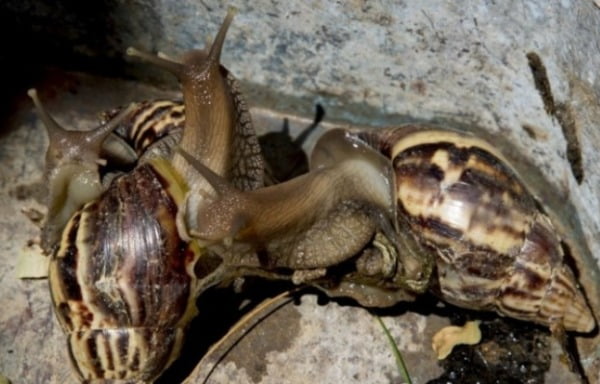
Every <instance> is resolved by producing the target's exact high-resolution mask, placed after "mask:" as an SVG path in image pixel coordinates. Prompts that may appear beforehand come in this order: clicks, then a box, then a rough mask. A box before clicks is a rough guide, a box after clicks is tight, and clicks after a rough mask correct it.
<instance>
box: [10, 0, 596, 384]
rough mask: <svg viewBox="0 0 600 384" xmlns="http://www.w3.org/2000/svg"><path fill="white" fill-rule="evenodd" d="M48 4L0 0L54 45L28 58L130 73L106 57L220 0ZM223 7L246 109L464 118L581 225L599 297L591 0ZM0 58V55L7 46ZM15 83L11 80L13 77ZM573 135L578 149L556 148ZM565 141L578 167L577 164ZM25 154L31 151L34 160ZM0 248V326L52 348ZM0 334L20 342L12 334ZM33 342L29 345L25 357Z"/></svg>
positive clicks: (361, 118) (566, 218)
mask: <svg viewBox="0 0 600 384" xmlns="http://www.w3.org/2000/svg"><path fill="white" fill-rule="evenodd" d="M61 4H62V5H61ZM61 4H59V5H45V4H43V3H41V2H29V1H24V2H10V1H9V2H6V3H5V4H4V5H3V6H2V7H4V12H3V17H5V18H6V19H10V22H11V25H12V24H14V25H15V26H16V28H17V30H18V29H19V28H22V29H27V28H30V30H28V31H27V32H28V33H29V34H28V36H29V37H30V40H29V41H30V42H32V43H35V44H36V45H37V46H41V47H42V48H41V50H40V52H43V53H44V54H46V55H48V54H49V50H50V49H56V50H57V51H58V52H60V53H61V54H62V55H63V57H65V58H66V59H60V58H53V57H45V58H43V61H47V62H50V63H55V64H60V65H62V64H65V63H67V62H68V61H70V60H74V63H75V64H70V65H71V67H75V68H78V69H85V68H86V66H89V65H90V63H91V62H92V60H97V61H98V62H101V63H108V66H109V67H110V68H111V71H113V73H115V72H119V71H125V72H127V73H128V74H129V75H131V74H132V73H133V72H132V71H133V70H132V69H131V67H126V66H124V64H123V63H122V62H121V61H120V57H121V53H122V52H123V51H124V49H125V47H127V46H129V45H133V46H136V47H139V48H144V49H147V50H152V51H156V50H160V51H163V52H165V53H168V54H176V53H178V52H181V51H182V50H185V49H188V48H190V47H199V46H202V45H203V42H204V41H205V40H206V39H207V37H208V36H212V35H213V34H214V33H215V31H216V28H217V26H218V25H219V24H220V22H221V20H222V18H223V16H224V14H225V8H226V7H225V5H224V4H221V2H220V1H197V0H182V1H177V2H175V1H168V0H140V1H137V2H129V1H127V2H126V1H106V2H97V4H95V5H94V6H85V7H84V6H73V5H71V4H70V3H61ZM231 5H234V6H236V7H237V8H238V9H239V13H238V16H236V18H235V21H234V24H233V26H232V28H231V31H230V34H229V36H228V41H227V45H226V49H225V52H224V57H223V61H224V63H225V65H226V66H227V67H228V68H230V69H231V71H232V72H233V73H234V74H235V75H236V76H237V77H239V78H240V79H242V80H243V81H244V82H245V84H246V88H247V90H248V93H249V94H251V95H253V96H252V97H251V100H252V101H253V102H254V103H255V104H256V105H257V106H262V107H267V108H270V109H274V110H281V111H284V112H288V113H296V114H299V115H305V116H310V115H311V114H312V104H313V103H314V102H316V101H318V102H320V103H322V104H323V105H324V106H325V108H326V110H327V112H328V116H329V117H330V118H331V119H333V120H337V121H343V122H349V123H352V124H360V125H371V126H382V125H391V124H395V123H398V122H401V121H405V120H407V119H422V120H435V121H438V122H444V123H448V122H449V123H450V124H452V125H453V126H456V127H457V128H464V126H470V125H476V126H478V127H479V128H480V129H481V130H483V133H482V134H483V135H487V137H490V138H492V139H494V140H495V142H496V143H498V145H499V146H500V147H502V148H504V150H505V151H508V152H510V153H509V154H508V155H509V157H510V158H512V159H517V160H519V159H527V160H528V162H529V163H530V164H532V165H533V168H535V169H537V170H538V171H532V170H531V169H530V167H529V166H528V165H518V167H519V168H520V170H521V171H522V173H523V174H524V175H525V176H526V177H527V178H529V179H530V180H532V184H533V185H532V188H533V189H534V190H535V191H536V193H537V194H538V195H539V196H540V197H541V198H542V200H543V201H544V202H545V203H546V204H548V205H549V206H551V207H553V208H554V209H555V210H556V211H557V212H558V216H560V217H559V219H560V220H561V222H564V223H565V224H564V226H565V227H569V228H571V229H573V226H575V225H576V223H577V222H578V221H577V218H576V217H575V216H574V215H573V213H572V212H577V214H578V216H579V222H580V223H581V227H580V228H579V229H578V228H576V227H575V232H577V230H579V231H580V233H576V234H575V235H573V236H576V239H577V242H578V243H579V244H580V245H582V246H583V248H582V249H581V250H579V252H578V255H581V254H584V256H581V257H583V258H584V259H583V260H578V265H579V267H580V272H581V274H582V276H581V277H582V282H583V284H584V286H585V287H586V289H587V291H588V294H589V295H590V299H591V301H592V302H593V303H594V305H595V308H596V309H598V308H600V307H599V304H598V300H599V297H598V280H597V279H598V274H597V265H598V261H599V259H600V167H598V165H597V164H599V163H600V152H599V151H598V145H599V144H598V143H600V129H599V128H598V126H597V125H598V123H599V122H600V75H599V74H598V68H600V9H598V8H597V7H595V6H594V4H593V2H592V1H585V0H579V1H575V0H573V1H568V0H563V1H560V2H546V1H537V0H532V1H527V2H519V1H511V2H485V3H481V2H477V1H463V2H454V1H441V0H440V1H426V2H424V1H420V2H399V1H389V2H383V1H380V2H360V1H347V2H335V1H329V2H321V1H314V2H296V4H289V2H284V1H281V2H278V1H254V2H248V3H245V2H244V3H242V2H237V1H233V2H232V4H231ZM32 15H33V16H34V17H33V22H32V21H31V20H32V19H31V16H32ZM11 40H12V39H11ZM44 45H45V46H46V48H43V46H44ZM9 46H13V44H10V45H9ZM25 51H26V50H25V49H23V48H19V51H18V54H19V55H21V56H19V57H31V56H34V55H35V53H32V52H29V51H27V52H25ZM531 53H534V54H535V56H532V55H531ZM528 54H530V55H529V58H528ZM536 56H537V57H538V58H539V59H540V60H536V59H535V57H536ZM0 59H2V60H1V62H6V61H7V59H6V56H3V57H1V58H0ZM540 63H541V64H542V65H541V66H540ZM17 65H19V63H17ZM92 67H93V66H92ZM98 67H99V65H98V66H96V67H94V69H98ZM532 67H533V69H534V70H535V71H532ZM542 68H545V73H546V75H547V76H546V77H547V79H548V83H549V85H550V87H549V88H547V87H546V88H544V85H543V84H544V82H543V81H540V77H539V76H538V77H537V79H538V81H537V83H536V77H534V75H533V72H536V73H537V74H538V75H539V74H540V71H541V72H544V71H543V70H542ZM542 77H543V76H542ZM29 85H31V84H27V81H25V82H24V85H23V87H26V86H29ZM548 89H550V90H551V94H552V97H551V98H549V95H548ZM30 118H31V117H30ZM565 132H566V134H565ZM15 134H16V135H17V136H19V140H25V141H27V140H30V138H28V135H30V134H31V133H30V132H25V131H22V132H21V131H19V132H17V133H15ZM10 137H11V138H13V137H15V136H10ZM573 137H574V138H575V139H574V138H573ZM7 140H8V139H7ZM11 140H12V139H11ZM15 140H16V139H15ZM575 140H577V141H578V142H579V146H578V147H579V150H577V148H575V149H574V150H573V149H572V148H571V149H572V150H571V151H568V150H567V148H568V144H569V143H574V141H575ZM5 143H8V141H5ZM11 143H12V141H11ZM572 145H574V144H572ZM573 151H574V153H573ZM578 152H579V153H580V159H581V169H582V170H583V173H582V175H581V171H580V170H578V166H577V165H576V164H577V153H578ZM11 154H20V155H24V156H34V155H35V154H34V153H32V152H31V151H21V150H20V149H19V150H14V149H13V148H9V146H8V144H6V146H5V147H3V152H2V158H3V161H2V164H9V163H8V160H6V161H5V159H7V158H8V157H9V155H11ZM573 156H575V157H573ZM38 157H39V156H38ZM569 159H570V161H569ZM40 161H41V157H39V158H38V159H37V160H36V163H37V164H35V165H39V162H40ZM572 164H573V165H572ZM10 166H11V167H12V168H11V169H13V168H14V172H15V173H10V174H9V170H8V168H5V169H4V170H3V172H5V173H2V177H3V184H4V185H3V188H4V187H6V188H9V184H10V183H12V182H13V181H15V179H16V178H17V177H18V176H13V175H15V174H16V175H23V172H24V171H27V172H29V171H31V172H35V171H34V168H36V167H35V166H34V164H32V163H31V162H29V163H28V162H19V163H10ZM19 167H20V168H19ZM36 169H37V168H36ZM573 169H575V171H573ZM540 172H541V173H540ZM28 174H29V173H28ZM541 176H543V178H544V179H545V181H540V177H541ZM19 177H22V176H19ZM576 177H578V178H580V181H581V182H578V181H577V178H576ZM7 190H8V189H3V191H7ZM2 197H3V199H4V202H5V206H9V205H11V206H14V204H13V203H12V200H10V199H11V198H10V197H9V196H8V195H7V194H3V195H2ZM571 205H572V207H571ZM15 215H17V211H14V212H13V211H10V215H8V216H5V217H4V219H3V223H4V225H5V226H12V227H13V228H14V227H15V225H14V220H12V217H14V216H15ZM24 227H26V226H25V225H23V227H22V228H24ZM18 228H21V227H18ZM24 231H30V232H33V230H32V229H31V228H28V229H24ZM22 241H25V237H24V238H23V239H22ZM6 244H8V243H6V242H5V245H4V247H5V249H4V250H3V251H2V253H3V254H4V255H9V254H11V253H14V250H15V249H16V248H15V246H12V247H11V246H8V245H6ZM586 245H587V248H588V249H589V251H588V252H586V249H585V248H586V247H585V246H586ZM17 248H19V249H20V248H21V246H17ZM6 258H7V262H6V263H4V265H5V266H8V268H6V269H4V270H3V273H2V274H1V276H2V278H1V281H2V288H1V292H2V303H3V304H4V305H5V306H6V307H7V308H15V309H14V311H16V313H17V314H18V316H15V315H13V314H11V313H8V312H6V313H4V314H3V315H0V322H2V324H3V327H7V328H5V329H9V327H10V329H13V328H18V327H19V325H20V324H24V325H22V327H24V328H25V329H24V330H23V334H26V335H28V336H27V337H25V336H21V337H24V339H21V340H29V341H30V342H31V343H39V342H40V341H39V338H37V337H36V332H37V329H38V328H37V327H41V328H42V329H46V330H47V329H48V328H52V329H54V330H53V331H48V332H50V333H49V334H50V335H51V336H49V337H51V339H50V341H49V342H50V343H58V344H60V342H59V341H57V340H60V336H57V333H56V332H55V331H56V329H55V328H56V325H54V326H52V325H51V324H50V323H47V322H48V321H53V320H50V319H52V316H51V314H50V309H49V306H48V304H47V302H45V301H44V300H47V297H45V296H43V295H42V296H40V294H39V292H45V291H44V290H45V286H44V284H43V283H40V282H36V283H31V284H33V286H32V285H29V286H26V284H25V283H22V282H15V281H13V277H12V276H13V275H11V273H12V272H13V271H14V266H15V263H14V260H13V259H12V258H10V257H8V256H6ZM15 290H16V293H15ZM40 313H42V314H43V316H39V314H40ZM5 335H6V334H5ZM5 340H10V343H11V344H10V345H19V339H18V338H16V337H6V336H5V338H4V339H3V341H5ZM36 340H37V341H36ZM597 340H598V337H596V338H595V339H592V340H584V341H583V344H584V345H583V347H584V349H585V351H587V352H586V353H585V355H584V357H585V361H584V365H586V366H587V367H588V370H589V371H590V372H591V373H592V374H594V375H598V372H599V371H600V363H599V353H600V352H598V348H599V347H598V341H597ZM58 344H57V345H58ZM11 348H12V347H11ZM17 349H18V348H17ZM17 349H15V350H17ZM34 350H35V348H33V346H31V347H30V348H27V351H28V352H27V353H29V354H32V353H33V351H34ZM594 350H596V352H594ZM9 351H13V349H10V350H9V349H6V350H3V351H2V352H1V353H2V354H3V356H2V358H3V359H4V360H3V361H5V362H6V361H9V360H12V357H11V356H10V354H13V353H14V352H9ZM57 353H58V352H57ZM4 364H5V365H7V364H8V363H4ZM28 364H34V365H35V364H36V363H35V360H32V362H30V363H28ZM37 364H40V363H39V361H38V362H37ZM0 369H2V370H4V371H6V372H7V373H10V374H9V375H8V376H9V377H12V378H13V380H15V382H20V381H18V380H16V379H15V377H19V376H15V375H14V373H15V372H20V373H19V375H21V374H24V375H25V374H26V372H27V371H28V369H24V368H22V367H21V368H20V369H19V370H18V371H15V370H12V369H11V370H10V372H9V369H8V368H7V367H6V366H0ZM33 377H38V378H40V377H44V376H33ZM54 377H55V379H56V376H54ZM58 377H60V376H58ZM595 377H597V376H595ZM61 379H62V378H61ZM31 380H34V379H31ZM31 380H25V381H24V382H34V381H31Z"/></svg>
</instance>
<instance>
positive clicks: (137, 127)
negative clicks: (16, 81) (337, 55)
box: [30, 12, 262, 382]
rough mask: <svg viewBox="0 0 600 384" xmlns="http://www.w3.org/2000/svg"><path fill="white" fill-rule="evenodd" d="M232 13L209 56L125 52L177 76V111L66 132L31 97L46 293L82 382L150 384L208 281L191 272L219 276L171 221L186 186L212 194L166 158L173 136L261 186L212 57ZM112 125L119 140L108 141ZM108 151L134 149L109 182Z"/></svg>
mask: <svg viewBox="0 0 600 384" xmlns="http://www.w3.org/2000/svg"><path fill="white" fill-rule="evenodd" d="M232 18H233V13H232V12H230V13H229V14H228V16H227V18H226V19H225V21H224V23H223V25H222V26H221V29H220V31H219V34H218V35H217V37H216V39H215V42H214V44H213V46H212V47H211V49H210V51H209V52H204V51H191V52H189V53H187V54H186V55H185V56H184V58H183V60H182V62H181V63H180V62H174V61H169V60H166V59H163V58H155V57H153V56H150V55H147V54H144V53H141V52H139V51H136V50H131V51H129V53H130V54H132V55H137V56H140V57H142V58H143V59H146V60H148V61H151V62H155V63H157V64H159V65H161V66H162V67H165V68H167V69H168V70H170V71H171V72H173V73H174V74H175V75H177V76H178V78H179V79H180V81H181V83H182V85H183V95H184V97H183V100H184V106H185V108H184V109H185V111H184V112H183V111H182V107H181V105H180V104H177V103H170V102H165V101H157V102H152V103H148V102H142V103H139V104H136V105H133V106H130V107H129V108H126V109H124V110H122V111H120V112H119V113H118V115H117V116H116V117H115V118H113V119H112V120H110V122H108V123H107V124H105V125H103V126H101V127H99V128H98V129H96V130H93V131H90V132H73V131H66V130H64V129H62V128H61V127H59V126H58V124H56V122H54V120H53V119H52V118H51V117H50V116H49V115H48V114H47V112H46V111H45V110H44V109H43V107H42V106H41V103H40V102H39V100H38V99H37V96H36V95H35V92H30V94H31V96H32V98H33V99H34V101H35V103H36V106H37V107H38V112H39V114H40V116H41V117H42V120H44V122H45V125H46V126H47V128H48V131H49V136H50V145H49V148H48V153H47V166H48V172H47V176H48V181H49V184H50V190H51V193H50V197H49V204H48V205H49V212H48V217H47V222H46V225H45V227H44V229H43V238H44V249H45V251H46V252H47V253H48V254H50V255H51V261H50V271H49V281H50V289H51V293H52V299H53V302H54V306H55V312H56V314H57V317H58V319H59V321H60V323H61V325H62V327H63V329H64V331H65V333H66V334H67V339H68V343H67V344H68V350H69V355H70V357H71V360H72V363H73V366H74V368H75V371H76V373H77V375H78V376H79V378H80V379H81V380H82V381H85V382H96V381H97V382H106V381H107V380H111V382H134V381H135V382H152V381H154V380H155V379H156V378H157V377H158V376H159V375H160V374H161V373H162V372H163V371H164V370H165V369H166V368H167V367H168V366H169V364H171V362H173V360H174V359H176V358H177V356H178V354H179V351H180V348H181V346H182V343H183V340H184V334H185V330H186V326H187V325H188V323H189V322H190V320H191V319H192V318H193V317H194V316H195V314H196V312H197V309H196V307H195V299H196V297H197V295H198V293H199V292H200V291H201V290H202V289H204V288H206V286H207V285H209V284H211V282H212V281H213V280H211V279H208V280H207V279H199V278H198V276H196V274H195V269H199V270H203V271H205V272H206V273H207V274H210V273H211V272H214V273H216V272H215V270H216V269H217V266H216V265H215V263H214V260H213V259H211V260H210V262H209V264H210V268H208V269H207V268H204V267H205V266H204V264H205V263H204V261H205V260H206V257H207V256H206V252H205V251H204V250H203V249H201V248H199V247H198V245H197V244H196V243H195V242H189V241H186V240H183V239H182V238H181V237H180V236H179V233H178V231H177V227H176V221H175V217H176V214H177V211H178V207H179V205H180V204H181V201H182V199H183V196H184V194H185V191H186V190H187V189H188V188H190V187H192V186H193V187H194V188H195V189H196V190H202V188H203V187H204V188H205V189H207V191H206V193H210V185H209V184H208V183H206V182H205V181H204V179H203V178H202V176H201V175H199V174H198V173H197V172H196V171H195V170H194V169H193V168H191V167H190V166H189V165H188V163H187V162H186V161H182V160H181V159H179V156H178V155H177V154H171V153H172V152H173V151H172V149H173V146H174V145H176V144H178V143H179V144H178V145H180V146H181V148H183V149H184V150H186V151H189V152H191V153H194V155H195V156H198V157H199V158H200V159H202V160H203V161H204V162H206V163H207V164H208V165H209V166H210V167H211V169H213V170H214V172H216V173H218V174H219V175H222V176H223V177H225V178H227V179H228V180H231V182H232V183H233V184H234V185H236V186H238V187H239V188H241V189H249V188H256V187H257V186H260V185H262V159H261V157H260V152H259V150H258V142H257V139H256V137H255V135H254V131H253V128H252V124H251V121H250V118H249V114H248V111H247V107H246V104H245V102H244V100H243V99H242V97H241V95H240V93H239V90H238V86H237V82H236V81H235V79H234V78H233V77H232V76H231V75H230V74H229V72H228V71H227V70H226V69H225V68H223V67H222V66H220V63H219V57H220V53H221V48H222V45H223V42H224V39H225V34H226V31H227V28H228V26H229V24H230V22H231V20H232ZM183 113H184V114H185V118H184V119H185V126H184V127H183V132H180V133H179V132H178V131H180V130H181V125H182V123H183V120H184V119H183V116H182V115H183ZM113 114H114V113H109V114H108V115H109V116H111V115H113ZM117 127H118V130H119V131H120V132H121V133H122V134H123V135H124V140H120V139H115V138H114V137H113V138H112V139H111V140H107V137H108V136H109V135H110V133H111V132H112V131H113V130H115V129H116V128H117ZM177 135H180V136H181V139H180V140H177V139H176V138H177V137H178V136H177ZM109 141H111V142H112V144H113V145H112V146H111V145H108V142H109ZM115 143H116V144H115ZM115 145H116V147H121V148H120V149H119V150H117V151H115V150H114V146H115ZM123 147H128V148H127V149H123ZM223 148H225V149H226V150H223ZM236 150H238V151H243V154H244V155H245V156H244V157H243V158H242V156H241V155H240V154H239V153H236V152H235V151H236ZM111 151H112V152H121V153H130V155H131V153H133V154H134V156H135V157H139V159H138V162H137V164H136V165H135V166H134V168H133V169H132V170H131V171H128V172H125V173H122V174H119V175H117V176H112V177H110V178H108V177H106V175H103V174H102V173H101V172H100V168H99V164H101V165H105V164H106V163H107V161H105V160H104V159H102V160H100V159H101V157H100V156H101V153H103V152H109V153H110V152H111ZM108 166H111V163H110V159H109V161H108ZM119 166H120V165H119ZM103 177H104V180H102V179H103ZM84 187H85V188H84ZM82 189H83V190H84V191H86V192H87V193H85V194H82V193H81V192H82ZM113 380H114V381H113Z"/></svg>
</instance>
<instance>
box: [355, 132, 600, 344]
mask: <svg viewBox="0 0 600 384" xmlns="http://www.w3.org/2000/svg"><path fill="white" fill-rule="evenodd" d="M360 136H361V137H362V138H363V139H364V140H365V141H366V142H368V143H369V144H370V145H372V146H373V147H374V148H377V149H378V150H379V151H381V153H383V154H384V155H385V156H386V157H388V158H389V159H391V160H392V163H393V167H394V172H395V180H396V188H397V189H396V197H397V201H398V218H399V220H401V221H404V222H406V223H407V228H408V231H409V232H410V234H411V235H412V236H413V237H414V238H415V239H416V241H417V242H418V243H420V244H421V245H422V246H423V249H425V250H426V251H427V252H429V253H430V254H432V255H433V257H434V259H435V262H436V266H437V273H436V276H435V278H434V284H433V285H434V286H436V289H437V290H438V291H439V292H438V293H439V295H440V297H441V298H442V299H443V300H445V301H447V302H449V303H452V304H455V305H457V306H459V307H464V308H469V309H475V310H493V311H496V312H497V313H499V314H501V315H505V316H508V317H511V318H515V319H520V320H525V321H531V322H535V323H538V324H542V325H545V326H549V327H550V328H551V329H554V328H562V329H566V330H568V331H576V332H583V333H587V332H590V331H592V330H593V329H594V327H595V325H596V321H595V319H594V315H593V314H592V311H591V309H590V307H589V305H588V303H587V301H586V298H585V296H584V295H583V293H582V292H581V290H580V288H579V285H578V283H577V280H576V278H575V276H574V274H573V272H572V270H571V269H570V268H569V266H568V265H567V264H566V263H565V253H564V250H563V246H562V243H561V242H562V239H561V237H560V235H559V234H558V232H557V230H556V229H555V227H554V225H553V224H552V221H551V220H550V218H549V217H548V215H547V214H546V213H545V212H544V209H543V208H542V205H541V204H540V203H539V202H538V201H536V199H535V198H534V197H533V195H532V194H531V192H530V191H528V189H527V187H526V186H525V184H524V183H523V181H522V180H521V178H520V177H519V176H518V175H517V173H516V171H515V170H514V168H513V167H512V166H511V165H510V163H509V162H508V161H507V160H506V159H505V158H504V157H503V156H502V154H501V153H499V152H498V151H497V150H495V149H494V148H493V147H492V146H491V145H490V144H488V143H487V142H485V141H483V140H480V139H478V138H476V137H473V136H471V135H468V134H464V133H458V132H453V131H446V130H440V129H435V128H427V127H418V126H405V127H400V128H397V129H391V130H384V131H378V132H373V133H364V134H362V135H360ZM398 251H399V252H400V253H402V252H403V250H402V249H398Z"/></svg>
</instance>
